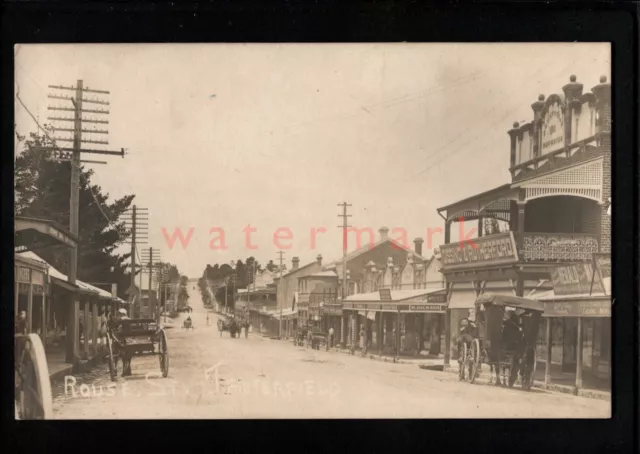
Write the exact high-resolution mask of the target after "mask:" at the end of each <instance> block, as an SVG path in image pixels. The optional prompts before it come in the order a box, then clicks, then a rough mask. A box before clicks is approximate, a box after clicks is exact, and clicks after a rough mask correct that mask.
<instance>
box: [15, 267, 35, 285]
mask: <svg viewBox="0 0 640 454" xmlns="http://www.w3.org/2000/svg"><path fill="white" fill-rule="evenodd" d="M16 281H18V282H24V283H27V284H28V283H30V282H31V270H30V269H29V268H26V267H24V266H19V267H17V272H16Z"/></svg>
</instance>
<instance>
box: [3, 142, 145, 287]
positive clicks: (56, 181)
mask: <svg viewBox="0 0 640 454" xmlns="http://www.w3.org/2000/svg"><path fill="white" fill-rule="evenodd" d="M19 139H22V141H21V143H22V144H23V150H22V152H21V154H20V155H19V156H18V157H17V158H16V160H15V169H14V170H15V172H14V176H15V179H14V199H15V213H16V215H19V216H29V217H37V218H44V219H49V220H52V221H55V222H57V223H58V224H60V225H62V226H68V225H69V212H70V208H69V194H70V192H71V163H70V162H61V161H56V160H54V158H55V157H56V155H57V153H56V152H54V151H50V150H48V149H42V148H39V149H37V148H34V147H47V146H50V145H51V143H50V141H49V140H48V139H46V137H44V136H40V135H38V134H35V133H31V134H30V135H29V138H28V139H26V138H25V137H19ZM25 139H26V140H25ZM92 175H93V170H84V168H82V167H81V168H80V182H79V183H80V184H79V213H80V217H79V235H78V279H80V280H82V281H85V282H105V281H108V282H114V283H116V284H118V295H119V296H120V297H121V298H125V297H126V296H125V292H126V290H127V289H128V288H129V285H130V282H131V279H130V274H129V273H128V272H127V271H126V269H127V264H128V259H129V256H130V254H128V253H125V254H116V253H115V250H116V249H117V248H118V247H119V246H120V245H121V244H122V243H123V242H124V241H126V239H127V238H128V237H129V235H130V233H129V232H128V231H127V229H126V226H125V223H124V222H122V221H120V220H119V219H120V216H121V215H122V214H123V213H124V212H125V211H126V210H127V209H128V208H129V207H130V206H131V204H132V202H133V199H134V197H135V196H134V195H126V196H124V197H122V198H119V199H116V200H113V201H109V194H108V193H106V194H103V193H102V189H101V188H100V186H97V185H93V184H91V177H92ZM38 255H40V256H41V257H42V258H43V259H44V260H46V261H47V262H49V263H50V264H51V265H52V266H53V267H55V268H57V269H58V270H60V271H62V272H64V273H68V272H69V251H68V248H66V247H64V246H57V247H51V248H48V249H43V250H41V251H38Z"/></svg>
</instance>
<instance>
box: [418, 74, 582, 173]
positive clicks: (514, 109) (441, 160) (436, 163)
mask: <svg viewBox="0 0 640 454" xmlns="http://www.w3.org/2000/svg"><path fill="white" fill-rule="evenodd" d="M570 65H571V63H568V64H567V65H565V66H564V67H562V68H561V69H560V70H559V71H557V72H555V73H554V76H556V75H558V74H561V73H562V72H564V71H566V70H567V68H568V67H569V66H570ZM543 69H544V67H543V66H539V68H538V70H536V71H535V72H534V73H532V74H531V75H529V76H528V77H527V78H526V81H528V80H530V79H532V78H534V77H535V76H537V75H538V74H539V73H540V72H541V71H542V70H543ZM519 89H520V88H519V87H518V88H516V89H515V90H512V91H511V92H509V94H508V95H506V96H505V97H509V96H510V95H511V94H513V93H514V92H516V91H518V90H519ZM500 105H501V103H496V104H495V105H494V106H493V107H492V108H491V109H490V110H489V111H487V112H485V113H484V114H483V115H481V116H480V121H479V122H476V124H475V126H472V127H470V128H467V129H465V131H464V132H463V133H462V134H461V135H457V136H456V137H455V138H454V139H453V140H451V141H449V142H448V143H447V144H445V145H444V146H442V147H440V148H439V149H438V150H436V151H435V152H434V153H432V154H430V155H429V156H428V157H427V161H429V160H430V159H433V157H435V156H436V155H438V154H440V153H442V152H443V151H444V150H445V149H446V148H447V147H448V146H449V145H451V144H452V143H453V142H455V141H456V140H457V138H458V137H461V136H464V135H465V134H466V133H467V132H469V131H471V130H473V129H476V127H477V126H479V125H480V123H482V121H483V120H484V119H485V118H486V115H487V114H489V113H492V112H493V111H495V110H496V109H497V108H498V107H499V106H500ZM519 108H520V105H519V104H518V105H516V106H515V107H514V108H512V109H509V110H508V111H507V112H506V113H505V114H504V115H503V116H502V117H501V118H500V119H498V120H497V121H494V122H493V123H491V124H490V125H488V126H487V127H484V128H483V129H487V128H488V129H491V128H493V127H495V126H497V125H498V123H501V122H502V121H504V119H505V118H506V117H507V116H509V115H511V114H512V113H513V112H515V111H516V110H518V109H519ZM474 139H475V137H471V138H470V139H469V140H467V141H466V142H464V143H463V144H461V145H460V146H459V147H458V148H456V149H454V150H453V151H451V152H450V153H448V154H446V155H445V156H444V157H443V158H442V159H440V160H438V161H436V162H435V163H433V164H432V165H429V166H427V167H426V168H425V169H423V170H421V171H420V172H418V173H417V174H416V175H415V176H414V178H417V177H420V176H422V175H423V174H425V173H426V172H428V171H429V170H431V169H433V168H434V167H436V166H438V165H439V164H441V163H442V162H444V161H446V160H447V159H449V158H450V157H451V156H453V155H455V154H457V153H458V152H459V151H460V150H461V149H462V148H463V147H465V146H466V145H467V144H469V143H470V142H471V141H473V140H474ZM491 145H493V144H492V143H490V144H487V145H486V146H485V147H483V148H481V149H480V151H483V150H485V149H486V148H488V147H489V146H491Z"/></svg>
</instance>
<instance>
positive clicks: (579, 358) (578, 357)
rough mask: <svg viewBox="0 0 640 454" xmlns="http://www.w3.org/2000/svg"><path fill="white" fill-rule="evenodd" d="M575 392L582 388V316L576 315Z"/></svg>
mask: <svg viewBox="0 0 640 454" xmlns="http://www.w3.org/2000/svg"><path fill="white" fill-rule="evenodd" d="M576 349H577V350H576V393H577V392H578V391H579V390H580V389H582V317H578V339H577V342H576Z"/></svg>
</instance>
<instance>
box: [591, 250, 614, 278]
mask: <svg viewBox="0 0 640 454" xmlns="http://www.w3.org/2000/svg"><path fill="white" fill-rule="evenodd" d="M593 264H594V266H595V267H596V270H598V272H599V273H600V277H602V278H608V277H611V254H606V253H602V252H597V253H594V254H593Z"/></svg>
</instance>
